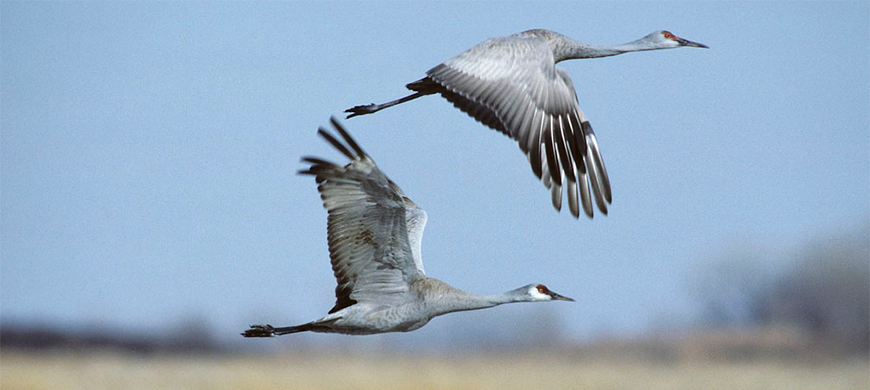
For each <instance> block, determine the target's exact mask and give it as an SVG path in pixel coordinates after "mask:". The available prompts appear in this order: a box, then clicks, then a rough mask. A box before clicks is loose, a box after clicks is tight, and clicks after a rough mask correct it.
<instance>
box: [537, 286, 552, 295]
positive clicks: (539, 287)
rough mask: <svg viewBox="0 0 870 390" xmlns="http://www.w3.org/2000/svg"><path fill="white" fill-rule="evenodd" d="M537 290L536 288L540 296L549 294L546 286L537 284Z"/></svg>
mask: <svg viewBox="0 0 870 390" xmlns="http://www.w3.org/2000/svg"><path fill="white" fill-rule="evenodd" d="M537 288H538V292H539V293H541V294H549V293H550V290H547V286H544V285H543V284H539V285H538V287H537Z"/></svg>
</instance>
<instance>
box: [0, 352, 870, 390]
mask: <svg viewBox="0 0 870 390" xmlns="http://www.w3.org/2000/svg"><path fill="white" fill-rule="evenodd" d="M868 375H870V374H868V363H867V361H866V360H864V359H859V360H854V361H842V360H840V361H830V362H824V363H818V362H816V363H813V364H809V363H806V364H803V363H794V362H792V363H786V362H783V361H778V360H773V359H768V360H761V361H752V362H749V363H743V362H719V363H715V362H711V361H704V362H671V363H658V362H655V361H650V360H644V361H619V360H612V359H608V360H590V359H577V358H571V357H568V356H565V355H563V356H560V355H558V354H555V353H548V354H531V353H530V354H527V355H524V356H517V355H493V354H481V355H468V356H451V355H446V354H438V355H405V354H381V355H374V356H369V355H351V356H344V355H339V354H329V355H293V356H288V355H248V356H239V355H216V356H178V355H159V354H151V355H128V354H118V353H95V354H83V353H74V354H62V353H51V354H44V353H23V352H15V351H4V352H3V353H2V356H0V386H2V389H4V390H43V389H44V390H49V389H52V390H61V389H83V390H84V389H87V390H99V389H112V390H124V389H235V390H254V389H318V390H328V389H342V390H347V389H377V390H383V389H526V390H527V389H669V390H679V389H693V390H694V389H729V390H730V389H788V390H800V389H830V390H837V389H870V383H868V381H870V379H868Z"/></svg>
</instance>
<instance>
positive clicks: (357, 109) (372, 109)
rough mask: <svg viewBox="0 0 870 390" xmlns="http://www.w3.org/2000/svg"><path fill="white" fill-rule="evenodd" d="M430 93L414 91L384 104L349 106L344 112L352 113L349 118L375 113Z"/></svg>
mask: <svg viewBox="0 0 870 390" xmlns="http://www.w3.org/2000/svg"><path fill="white" fill-rule="evenodd" d="M430 93H431V92H430ZM430 93H425V92H414V93H412V94H410V95H408V96H405V97H403V98H401V99H396V100H393V101H391V102H386V103H382V104H374V103H372V104H365V105H361V106H354V107H351V108H348V109H347V110H344V112H349V113H351V114H350V115H348V116H347V117H348V118H353V117H355V116H357V115H365V114H373V113H376V112H378V111H380V110H383V109H385V108H387V107H392V106H395V105H396V104H402V103H404V102H407V101H409V100H414V99H416V98H418V97H420V96H425V95H429V94H430Z"/></svg>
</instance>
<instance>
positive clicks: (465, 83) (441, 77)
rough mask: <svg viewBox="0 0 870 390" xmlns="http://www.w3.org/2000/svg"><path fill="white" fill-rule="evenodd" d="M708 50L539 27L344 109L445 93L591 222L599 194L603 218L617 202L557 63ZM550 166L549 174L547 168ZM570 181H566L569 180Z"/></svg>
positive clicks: (665, 40)
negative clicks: (509, 142) (608, 42)
mask: <svg viewBox="0 0 870 390" xmlns="http://www.w3.org/2000/svg"><path fill="white" fill-rule="evenodd" d="M681 46H687V47H702V48H707V46H706V45H702V44H700V43H696V42H692V41H689V40H686V39H683V38H680V37H677V36H675V35H674V34H671V33H670V32H668V31H655V32H653V33H651V34H649V35H647V36H645V37H643V38H641V39H638V40H636V41H632V42H628V43H624V44H621V45H612V46H602V45H592V44H587V43H583V42H578V41H575V40H573V39H571V38H568V37H566V36H564V35H562V34H559V33H557V32H554V31H550V30H543V29H536V30H528V31H523V32H521V33H518V34H514V35H510V36H506V37H499V38H491V39H487V40H485V41H483V42H481V43H480V44H478V45H477V46H474V47H472V48H471V49H468V50H466V51H464V52H462V53H460V54H459V55H457V56H456V57H453V58H451V59H449V60H447V61H444V63H442V64H440V65H438V66H436V67H434V68H432V69H430V70H429V71H428V72H426V77H424V78H422V79H420V80H417V81H415V82H413V83H410V84H408V85H407V88H408V89H410V90H412V91H414V93H413V94H411V95H408V96H405V97H403V98H401V99H397V100H394V101H391V102H387V103H383V104H368V105H361V106H356V107H353V108H350V109H348V110H345V112H349V113H350V115H348V116H347V117H348V118H351V117H354V116H357V115H365V114H371V113H374V112H378V111H380V110H383V109H385V108H387V107H392V106H394V105H397V104H400V103H404V102H407V101H409V100H413V99H416V98H418V97H421V96H426V95H432V94H436V93H438V94H441V96H442V97H444V98H445V99H447V100H448V101H450V102H451V103H453V105H454V106H456V108H458V109H460V110H462V111H463V112H465V113H466V114H468V115H470V116H471V117H473V118H474V119H476V120H478V121H479V122H481V123H483V124H484V125H486V126H488V127H490V128H493V129H495V130H498V131H500V132H502V133H504V134H505V135H507V136H509V137H510V138H512V139H514V140H516V141H517V143H518V144H519V147H520V149H521V150H522V151H523V153H525V155H526V157H527V158H528V160H529V163H530V164H531V166H532V172H534V174H535V175H536V176H537V177H538V178H539V179H541V180H542V181H543V184H544V186H545V187H547V188H549V189H550V193H551V199H552V202H553V206H554V207H555V208H556V210H561V209H562V186H563V184H567V185H565V187H566V192H567V194H568V208H569V209H570V210H571V214H572V215H573V216H574V217H575V218H578V217H579V215H580V211H579V204H578V195H577V191H578V190H579V191H580V203H582V205H583V211H584V213H585V214H586V215H587V216H588V217H589V218H592V195H591V194H590V185H591V191H592V194H594V195H595V203H596V204H597V205H598V209H599V210H601V212H602V213H603V214H605V215H606V214H607V205H608V204H610V203H611V201H612V196H611V192H610V179H609V177H608V176H607V169H605V167H604V160H603V159H602V158H601V152H600V151H599V148H598V140H597V139H596V137H595V133H593V131H592V127H591V126H590V125H589V121H588V120H587V119H586V116H585V115H584V114H583V111H581V110H580V106H579V105H578V101H577V93H576V91H575V90H574V83H573V82H572V81H571V76H570V75H569V74H568V72H567V71H566V70H564V69H562V68H559V67H556V66H555V65H556V64H557V63H559V62H561V61H565V60H570V59H577V58H598V57H608V56H614V55H618V54H623V53H628V52H633V51H643V50H658V49H670V48H675V47H681ZM543 167H547V169H543ZM566 182H567V183H566Z"/></svg>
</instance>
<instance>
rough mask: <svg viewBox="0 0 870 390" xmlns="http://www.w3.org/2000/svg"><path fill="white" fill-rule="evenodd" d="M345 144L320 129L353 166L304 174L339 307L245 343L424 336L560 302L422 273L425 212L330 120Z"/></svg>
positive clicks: (526, 289)
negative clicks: (323, 213)
mask: <svg viewBox="0 0 870 390" xmlns="http://www.w3.org/2000/svg"><path fill="white" fill-rule="evenodd" d="M332 124H333V126H335V128H336V130H338V133H339V134H341V137H342V138H344V140H345V142H346V145H345V144H342V143H341V142H339V140H337V139H336V138H335V137H333V136H332V135H331V134H329V133H327V132H326V130H324V129H323V128H320V129H319V130H318V134H320V135H321V136H322V137H323V138H324V139H326V141H328V142H329V143H330V144H332V145H333V146H334V147H335V148H336V149H338V150H339V151H340V152H341V153H343V154H344V155H345V156H347V157H348V158H349V159H350V160H351V162H350V164H348V165H346V166H344V167H341V166H339V165H336V164H333V163H331V162H328V161H324V160H321V159H318V158H314V157H305V158H303V159H302V160H303V161H305V162H307V163H310V164H311V166H310V167H309V168H308V169H307V170H302V171H299V173H300V174H305V175H314V176H315V179H316V181H317V183H318V184H319V185H318V187H317V189H318V190H319V191H320V195H321V198H322V199H323V207H324V208H325V209H327V210H328V212H329V218H328V221H329V222H328V224H327V225H328V228H327V232H328V234H327V236H328V239H329V257H330V259H331V261H332V270H333V271H334V274H335V278H336V280H337V281H338V286H337V287H336V288H335V296H336V301H335V306H334V307H333V308H332V310H330V311H329V314H328V315H327V316H325V317H323V318H321V319H319V320H316V321H312V322H309V323H306V324H302V325H298V326H290V327H282V328H275V327H272V326H271V325H251V327H250V329H248V330H246V331H245V332H244V333H242V335H243V336H245V337H270V336H276V335H284V334H289V333H296V332H305V331H311V332H324V333H345V334H375V333H386V332H409V331H412V330H415V329H419V328H420V327H422V326H423V325H426V323H428V322H429V320H430V319H432V318H433V317H435V316H440V315H442V314H447V313H451V312H455V311H463V310H476V309H484V308H488V307H493V306H497V305H501V304H503V303H511V302H535V301H551V300H563V301H573V299H571V298H567V297H564V296H561V295H559V294H556V293H554V292H552V291H550V290H549V289H547V287H546V286H544V285H542V284H529V285H527V286H523V287H520V288H518V289H515V290H511V291H508V292H505V293H502V294H496V295H477V294H472V293H468V292H465V291H462V290H460V289H457V288H455V287H452V286H450V285H449V284H447V283H444V282H442V281H440V280H438V279H433V278H429V277H427V276H426V273H425V272H424V271H423V260H422V259H421V258H420V244H421V242H422V238H423V228H424V227H425V226H426V212H425V211H423V209H421V208H419V207H417V205H416V204H414V202H412V201H411V199H409V198H408V197H407V196H406V195H405V194H404V193H403V192H402V189H401V188H399V186H397V185H396V184H395V183H393V182H392V181H391V180H390V179H389V178H387V176H385V175H384V173H383V172H381V170H380V169H379V168H378V166H377V165H375V162H374V161H373V160H372V159H371V157H369V156H368V155H367V154H366V153H365V152H364V151H363V150H362V149H361V148H360V147H359V145H357V143H356V142H355V141H354V140H353V138H351V137H350V135H349V134H348V133H347V131H346V130H344V128H343V127H342V126H341V124H339V123H338V121H336V120H335V118H332Z"/></svg>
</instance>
